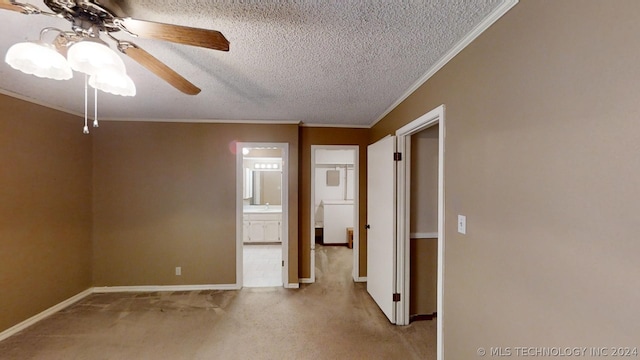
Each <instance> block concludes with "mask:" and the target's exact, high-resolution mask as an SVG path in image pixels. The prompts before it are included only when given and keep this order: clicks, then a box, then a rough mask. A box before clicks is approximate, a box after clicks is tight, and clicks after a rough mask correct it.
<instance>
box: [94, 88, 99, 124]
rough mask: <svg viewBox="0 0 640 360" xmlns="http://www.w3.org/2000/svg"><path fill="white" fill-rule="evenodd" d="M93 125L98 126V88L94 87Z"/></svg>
mask: <svg viewBox="0 0 640 360" xmlns="http://www.w3.org/2000/svg"><path fill="white" fill-rule="evenodd" d="M93 127H98V88H93Z"/></svg>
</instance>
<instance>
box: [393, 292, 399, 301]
mask: <svg viewBox="0 0 640 360" xmlns="http://www.w3.org/2000/svg"><path fill="white" fill-rule="evenodd" d="M398 301H400V294H398V293H395V294H393V302H398Z"/></svg>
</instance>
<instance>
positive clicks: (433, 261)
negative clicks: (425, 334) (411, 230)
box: [409, 238, 438, 315]
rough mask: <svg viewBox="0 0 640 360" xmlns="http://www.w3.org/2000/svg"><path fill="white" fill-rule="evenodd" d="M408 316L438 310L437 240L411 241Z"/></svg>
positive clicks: (429, 313) (431, 312)
mask: <svg viewBox="0 0 640 360" xmlns="http://www.w3.org/2000/svg"><path fill="white" fill-rule="evenodd" d="M409 246H410V250H409V253H410V277H409V281H410V284H409V286H410V291H409V315H431V314H433V313H435V312H437V310H438V303H437V301H438V295H437V288H438V239H437V238H435V239H411V240H410V241H409Z"/></svg>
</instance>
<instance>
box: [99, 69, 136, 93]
mask: <svg viewBox="0 0 640 360" xmlns="http://www.w3.org/2000/svg"><path fill="white" fill-rule="evenodd" d="M89 85H90V86H91V87H93V88H94V89H98V90H102V91H104V92H108V93H110V94H114V95H120V96H135V95H136V85H135V84H134V83H133V80H131V78H130V77H129V76H128V75H127V74H126V73H125V72H124V71H120V70H119V69H116V68H113V67H108V68H105V69H102V70H101V71H100V72H98V73H97V74H95V75H91V76H90V77H89Z"/></svg>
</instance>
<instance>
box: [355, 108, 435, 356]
mask: <svg viewBox="0 0 640 360" xmlns="http://www.w3.org/2000/svg"><path fill="white" fill-rule="evenodd" d="M434 125H438V128H437V133H438V136H437V138H438V144H437V149H438V150H437V154H438V155H437V156H438V160H437V250H436V251H437V280H436V281H437V289H436V296H437V299H436V303H437V305H436V308H437V318H436V319H437V324H436V328H437V358H438V359H442V358H443V354H442V344H443V331H442V324H443V316H444V314H443V308H442V299H443V279H444V271H443V270H444V251H445V238H444V142H445V137H444V134H445V121H444V105H441V106H439V107H437V108H436V109H434V110H432V111H430V112H428V113H427V114H425V115H423V116H421V117H419V118H418V119H416V120H414V121H412V122H411V123H409V124H407V125H405V126H404V127H402V128H400V129H399V130H397V131H396V136H388V137H387V138H384V139H382V140H380V141H378V142H377V143H375V144H371V145H369V149H368V152H369V154H368V155H369V156H368V157H367V158H368V160H371V161H369V166H368V168H367V173H368V178H369V181H368V186H367V190H368V191H367V192H368V193H369V196H368V199H367V209H368V210H367V213H368V215H367V217H368V219H367V227H368V228H369V230H368V233H367V240H368V243H367V245H368V246H367V260H368V261H367V264H368V265H373V264H371V262H372V257H375V256H376V251H378V253H379V254H382V256H379V257H378V258H379V259H378V258H376V259H377V260H376V261H377V262H376V269H377V268H381V267H385V268H387V269H389V270H385V271H384V272H383V274H379V273H380V271H378V272H376V271H371V272H369V271H368V272H367V278H368V279H367V290H368V291H369V289H370V288H371V291H369V293H370V294H371V295H372V298H373V299H374V300H375V301H376V303H378V305H379V306H380V308H381V309H383V311H384V312H385V314H386V315H387V317H388V318H389V320H390V321H391V322H392V323H394V324H396V325H408V324H409V320H410V318H409V315H410V314H409V308H410V307H409V306H410V298H411V297H410V293H411V291H410V288H411V285H410V280H411V269H410V263H411V260H410V259H411V257H410V255H411V253H410V251H411V221H410V215H411V207H410V206H411V195H412V194H411V166H410V165H411V163H412V156H411V155H412V154H411V136H412V135H414V134H417V133H419V132H421V131H422V130H425V129H427V128H430V127H432V126H434ZM372 150H373V151H376V152H379V154H378V155H375V157H376V159H375V160H376V161H373V160H374V159H372V157H373V156H372V155H371V151H372ZM391 159H393V160H391ZM389 161H393V162H395V166H393V165H389ZM381 166H387V170H386V171H384V172H380V173H379V174H378V173H377V169H376V168H378V167H381ZM373 174H378V175H377V177H384V178H385V179H386V180H385V181H384V182H383V185H385V184H388V183H392V185H391V186H386V185H385V186H382V188H381V189H376V188H375V187H376V186H375V183H376V181H375V179H374V178H372V175H373ZM386 208H390V209H391V211H390V213H389V214H387V216H379V217H378V216H376V214H377V212H380V211H377V210H380V209H386ZM383 215H384V214H383ZM388 228H391V229H393V230H392V231H391V232H388V231H387V233H385V234H386V235H385V234H383V236H376V229H383V230H384V229H388ZM378 238H380V239H381V242H380V243H377V241H376V239H378ZM382 240H384V242H382ZM372 251H373V252H372ZM388 254H392V256H387V255H388ZM372 270H374V269H373V268H372ZM390 273H391V276H390ZM370 283H371V284H370ZM390 299H393V302H391V301H390Z"/></svg>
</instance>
